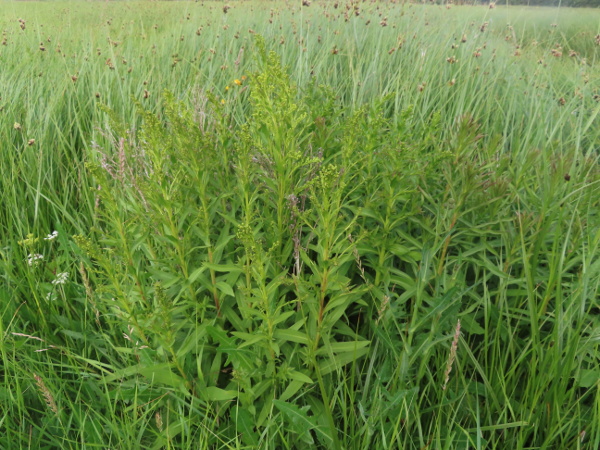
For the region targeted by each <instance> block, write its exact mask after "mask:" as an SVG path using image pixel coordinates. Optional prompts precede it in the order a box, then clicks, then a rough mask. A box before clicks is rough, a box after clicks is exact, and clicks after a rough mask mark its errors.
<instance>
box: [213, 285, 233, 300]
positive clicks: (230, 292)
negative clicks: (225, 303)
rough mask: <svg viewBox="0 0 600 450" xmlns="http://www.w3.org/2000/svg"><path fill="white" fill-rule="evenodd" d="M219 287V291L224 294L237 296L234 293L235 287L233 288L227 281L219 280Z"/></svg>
mask: <svg viewBox="0 0 600 450" xmlns="http://www.w3.org/2000/svg"><path fill="white" fill-rule="evenodd" d="M216 286H217V289H218V290H219V291H221V292H222V293H223V294H225V295H229V296H231V297H235V294H234V293H233V289H231V286H229V285H228V284H227V283H225V282H223V281H219V282H217V284H216Z"/></svg>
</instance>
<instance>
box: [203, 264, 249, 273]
mask: <svg viewBox="0 0 600 450" xmlns="http://www.w3.org/2000/svg"><path fill="white" fill-rule="evenodd" d="M204 266H205V267H207V268H209V269H210V270H214V271H215V272H227V273H232V272H238V273H241V272H243V269H242V268H241V267H239V266H237V265H235V264H211V263H208V262H205V263H204Z"/></svg>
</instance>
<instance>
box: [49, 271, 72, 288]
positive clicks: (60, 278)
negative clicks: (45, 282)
mask: <svg viewBox="0 0 600 450" xmlns="http://www.w3.org/2000/svg"><path fill="white" fill-rule="evenodd" d="M67 278H69V272H62V273H59V274H58V275H56V278H55V279H54V280H52V284H54V285H57V284H65V283H66V282H67Z"/></svg>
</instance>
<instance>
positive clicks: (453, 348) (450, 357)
mask: <svg viewBox="0 0 600 450" xmlns="http://www.w3.org/2000/svg"><path fill="white" fill-rule="evenodd" d="M459 337H460V319H459V320H458V322H456V328H455V329H454V339H452V345H451V346H450V355H448V361H447V362H446V372H445V373H444V385H443V386H442V390H443V391H445V390H446V387H447V386H448V381H449V380H450V372H452V365H453V364H454V360H455V359H456V350H457V349H458V338H459Z"/></svg>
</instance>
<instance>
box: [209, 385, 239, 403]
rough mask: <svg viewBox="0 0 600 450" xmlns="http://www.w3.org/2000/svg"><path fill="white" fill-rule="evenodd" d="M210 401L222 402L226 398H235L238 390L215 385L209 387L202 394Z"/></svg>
mask: <svg viewBox="0 0 600 450" xmlns="http://www.w3.org/2000/svg"><path fill="white" fill-rule="evenodd" d="M201 395H202V396H203V397H204V398H206V400H208V401H209V402H222V401H226V400H233V399H234V398H236V397H237V396H238V392H237V391H231V390H228V391H226V390H225V389H220V388H218V387H215V386H210V387H207V388H206V389H205V390H204V391H203V392H202V394H201Z"/></svg>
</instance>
